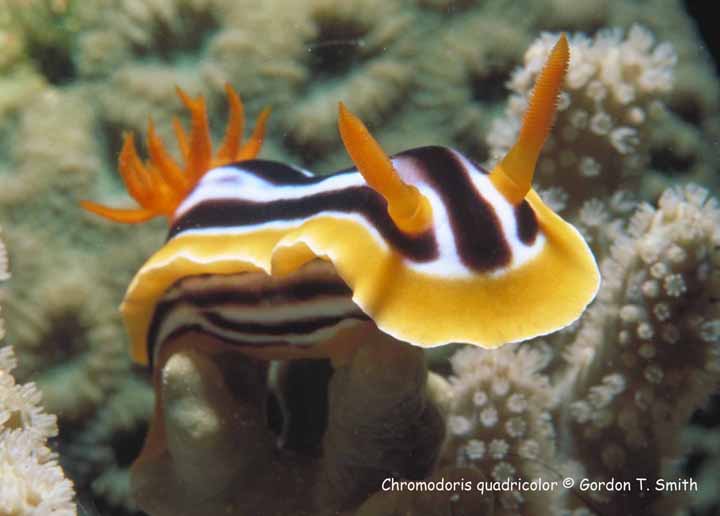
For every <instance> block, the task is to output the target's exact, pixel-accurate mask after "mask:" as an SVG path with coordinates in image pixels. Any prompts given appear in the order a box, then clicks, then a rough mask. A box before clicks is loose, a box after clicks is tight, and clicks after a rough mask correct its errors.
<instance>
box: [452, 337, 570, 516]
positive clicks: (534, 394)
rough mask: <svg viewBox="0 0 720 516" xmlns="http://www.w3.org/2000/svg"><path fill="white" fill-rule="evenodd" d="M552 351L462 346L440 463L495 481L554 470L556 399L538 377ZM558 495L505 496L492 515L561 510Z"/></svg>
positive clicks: (454, 359) (534, 476)
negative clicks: (471, 470)
mask: <svg viewBox="0 0 720 516" xmlns="http://www.w3.org/2000/svg"><path fill="white" fill-rule="evenodd" d="M549 354H550V351H549V349H547V348H545V347H543V346H541V345H535V346H533V347H520V348H517V347H516V346H505V347H503V348H501V349H499V350H494V351H486V350H481V349H472V348H465V349H462V350H460V351H458V352H457V353H456V354H455V355H454V356H453V357H452V359H451V361H452V364H453V370H454V373H455V375H456V376H453V377H451V378H450V382H451V386H452V393H451V399H452V403H451V406H450V409H449V411H448V414H447V433H448V439H447V442H446V443H445V446H444V449H443V456H444V460H443V463H447V464H454V465H456V466H459V467H473V468H476V469H478V470H479V471H482V472H484V474H485V475H486V476H487V477H489V479H492V480H495V481H503V480H506V479H508V478H510V479H523V480H528V481H531V480H537V479H541V478H543V477H545V478H548V477H550V476H552V475H553V473H554V472H552V471H548V468H547V466H546V465H547V464H553V463H556V462H557V457H556V453H555V435H554V433H555V428H554V424H553V422H552V420H551V418H550V409H551V407H552V403H553V398H552V392H551V389H550V382H549V380H548V378H547V377H546V376H545V375H543V374H542V373H541V371H542V369H543V368H544V367H545V366H546V365H547V361H548V355H549ZM561 495H562V493H561V492H560V491H542V490H537V491H519V490H509V491H502V492H501V493H499V494H498V495H497V500H496V502H495V503H496V507H497V510H498V511H499V512H497V514H528V515H534V514H540V513H542V512H543V511H547V510H549V509H550V510H557V509H558V508H559V505H558V503H559V501H558V497H559V496H561Z"/></svg>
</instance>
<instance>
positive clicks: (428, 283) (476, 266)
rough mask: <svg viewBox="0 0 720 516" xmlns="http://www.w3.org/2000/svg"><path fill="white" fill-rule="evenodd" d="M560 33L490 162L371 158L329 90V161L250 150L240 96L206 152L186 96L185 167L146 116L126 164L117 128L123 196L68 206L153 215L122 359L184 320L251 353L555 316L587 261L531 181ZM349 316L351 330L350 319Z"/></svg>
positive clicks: (120, 215)
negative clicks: (337, 166)
mask: <svg viewBox="0 0 720 516" xmlns="http://www.w3.org/2000/svg"><path fill="white" fill-rule="evenodd" d="M568 60H569V48H568V43H567V40H566V38H565V37H564V36H562V37H561V38H560V40H559V42H558V43H557V44H556V45H555V47H554V49H553V50H552V53H551V54H550V56H549V58H548V60H547V63H546V64H545V66H544V68H543V70H542V72H541V73H540V75H539V77H538V79H537V82H536V85H535V88H534V90H533V94H532V96H531V98H530V100H529V107H528V110H527V113H526V115H525V118H524V121H523V125H522V128H521V130H520V133H519V136H518V139H517V142H516V143H515V145H514V146H513V147H512V149H511V150H510V151H509V152H508V154H507V155H506V156H505V157H504V158H503V159H502V160H501V161H500V162H499V164H497V165H496V166H495V167H494V168H493V169H492V170H491V171H489V172H488V171H486V170H484V169H483V168H482V167H481V166H480V165H478V164H477V163H475V162H474V161H473V160H471V159H470V158H468V157H466V156H464V155H463V154H461V153H460V152H458V151H456V150H453V149H450V148H444V147H432V146H430V147H421V148H416V149H412V150H408V151H404V152H400V153H398V154H395V155H393V156H391V157H388V156H387V155H386V154H385V153H384V151H383V150H382V148H381V147H380V145H379V144H378V142H377V141H376V140H375V139H374V138H373V137H372V136H371V135H370V133H369V131H368V130H367V128H366V127H365V126H364V125H363V123H362V122H361V121H360V120H359V119H358V118H357V117H356V116H355V115H353V114H352V113H351V112H350V111H349V110H348V109H347V108H346V107H345V106H344V105H342V104H340V110H339V122H338V125H339V131H340V135H341V138H342V141H343V143H344V145H345V147H346V149H347V151H348V154H349V155H350V158H351V160H352V162H353V163H354V165H355V167H354V168H351V169H347V170H342V171H339V172H336V173H334V174H330V175H323V176H318V175H313V174H311V173H310V172H307V171H305V170H303V169H300V168H297V167H294V166H290V165H286V164H282V163H278V162H274V161H266V160H259V159H256V158H255V156H256V155H257V152H258V151H259V149H260V145H261V143H262V138H263V136H262V135H263V128H264V124H265V120H266V118H267V112H264V113H263V114H262V115H261V116H260V121H259V123H258V125H257V127H258V128H257V129H256V131H255V133H254V134H253V136H252V137H251V138H250V140H249V142H248V143H246V144H245V145H242V146H241V145H240V143H239V138H240V135H241V133H242V118H243V116H242V105H241V103H240V100H239V98H238V97H237V96H236V95H235V93H234V92H233V91H232V90H231V89H228V98H229V104H230V108H231V110H230V122H229V124H228V129H227V133H226V136H225V140H224V142H223V144H222V146H221V148H220V149H219V151H218V152H217V154H216V155H215V156H214V157H213V155H212V149H211V141H210V137H209V132H208V123H207V115H206V113H205V108H204V105H203V102H202V99H197V100H196V99H191V98H189V97H188V96H186V95H185V94H184V93H182V92H180V96H181V99H182V101H183V102H184V104H185V105H186V106H187V108H188V109H189V110H190V112H191V116H192V131H191V134H190V137H189V138H188V137H187V136H186V134H185V132H184V130H183V129H182V128H181V126H180V125H179V124H176V133H177V138H178V143H179V147H180V150H181V154H182V157H183V160H184V165H181V164H179V163H178V162H176V161H175V160H174V159H173V158H172V157H171V156H170V155H169V153H168V152H166V151H165V149H164V147H163V145H162V142H161V141H160V139H159V138H158V136H157V135H156V133H155V131H154V129H153V126H152V124H150V125H149V128H148V142H147V147H148V151H149V155H150V158H149V160H148V161H147V162H146V163H143V162H142V161H141V160H140V159H139V158H138V155H137V152H136V151H135V147H134V144H133V140H132V137H130V136H128V137H126V140H125V145H124V147H123V150H122V152H121V154H120V159H119V168H120V171H121V172H122V175H123V178H124V179H125V182H126V184H127V187H128V191H129V192H130V194H131V195H132V196H133V197H134V198H135V199H136V200H137V201H138V203H139V204H140V206H141V207H140V208H138V209H134V210H116V209H112V208H107V207H104V206H100V205H98V204H94V203H88V202H86V203H85V204H84V206H85V207H86V208H87V209H89V210H91V211H93V212H95V213H98V214H100V215H102V216H105V217H107V218H110V219H112V220H117V221H121V222H139V221H143V220H147V219H149V218H151V217H153V216H157V215H164V216H166V217H167V218H168V220H169V224H170V229H169V235H168V238H167V241H166V243H165V245H164V246H163V247H162V248H161V249H160V250H159V251H157V252H156V253H155V254H154V255H153V256H152V257H151V258H150V259H149V260H148V261H147V262H146V263H145V265H143V266H142V268H141V269H140V270H139V272H138V273H137V275H136V276H135V278H134V279H133V281H132V283H131V284H130V286H129V288H128V291H127V294H126V296H125V299H124V301H123V303H122V306H121V310H122V314H123V317H124V321H125V323H126V326H127V329H128V331H129V334H130V337H131V341H132V356H133V358H134V359H135V360H136V361H137V362H139V363H148V362H149V361H153V360H154V358H155V356H156V354H157V353H158V349H159V348H160V347H161V345H162V344H163V343H165V342H167V341H169V340H172V339H173V338H177V337H179V336H182V335H186V334H188V333H191V332H194V333H195V334H197V335H199V336H200V337H199V338H200V339H204V340H208V341H212V342H216V343H217V344H218V346H223V345H228V346H233V347H235V348H237V349H239V350H241V351H243V352H246V353H249V354H251V355H254V356H259V357H262V358H267V359H276V358H293V357H321V356H324V357H331V358H332V357H333V354H334V353H335V351H334V350H335V349H336V347H337V349H341V348H342V341H352V340H353V337H352V335H353V330H354V329H359V328H367V327H368V325H369V326H371V327H372V328H374V329H379V330H380V331H381V332H383V333H385V334H387V335H389V336H391V337H394V338H396V339H398V340H401V341H404V342H408V343H411V344H414V345H417V346H422V347H430V346H438V345H442V344H448V343H455V342H459V343H468V344H474V345H477V346H481V347H484V348H495V347H498V346H501V345H503V344H505V343H509V342H517V341H522V340H525V339H529V338H532V337H535V336H538V335H543V334H547V333H550V332H553V331H555V330H558V329H560V328H563V327H565V326H567V325H569V324H570V323H572V322H573V321H575V320H576V319H577V318H578V317H579V316H580V315H581V314H582V313H583V311H584V310H585V308H586V307H587V305H588V304H589V303H590V301H591V300H592V299H593V298H594V296H595V294H596V292H597V290H598V286H599V283H600V275H599V272H598V267H597V264H596V262H595V259H594V257H593V255H592V253H591V251H590V249H589V247H588V246H587V244H586V243H585V241H584V240H583V238H582V237H581V235H580V234H579V233H578V231H577V230H576V229H575V228H574V227H573V226H572V225H570V224H569V223H567V222H565V221H564V220H562V219H561V218H560V217H559V216H558V215H556V214H555V213H554V212H553V211H552V210H551V209H550V208H549V207H548V206H547V205H546V204H545V203H544V202H543V201H542V200H541V199H540V197H539V196H538V195H537V193H536V192H535V191H534V190H533V189H532V186H531V183H532V178H533V173H534V169H535V164H536V161H537V159H538V156H539V154H540V151H541V149H542V146H543V144H544V141H545V139H546V137H547V135H548V133H549V131H550V128H551V126H552V121H553V116H554V113H555V105H556V101H557V97H558V94H559V91H560V88H561V86H562V83H563V80H564V76H565V72H566V68H567V64H568ZM358 331H359V330H358Z"/></svg>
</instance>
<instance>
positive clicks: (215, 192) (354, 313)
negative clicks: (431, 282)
mask: <svg viewBox="0 0 720 516" xmlns="http://www.w3.org/2000/svg"><path fill="white" fill-rule="evenodd" d="M392 161H393V165H394V166H395V168H396V169H397V170H398V172H399V174H400V175H401V177H402V178H403V179H404V180H405V181H407V182H411V183H412V184H414V185H416V186H417V187H418V188H419V189H420V191H421V192H422V193H423V194H424V195H426V196H427V197H428V198H429V199H430V201H431V205H432V208H433V214H434V224H433V226H432V228H431V229H430V230H429V231H426V232H425V233H422V234H420V235H415V236H412V235H407V234H405V233H403V232H401V231H400V230H399V229H398V228H397V227H396V226H395V225H394V223H393V221H392V220H391V218H390V217H389V215H388V213H387V209H386V203H385V201H384V200H383V198H382V197H381V196H380V195H379V194H377V193H376V192H375V191H374V190H372V189H371V188H370V187H368V186H367V185H366V183H365V181H364V179H363V178H362V176H361V175H360V173H359V172H357V171H356V170H354V169H349V170H345V171H340V172H337V173H335V174H333V175H330V176H313V175H311V174H310V173H308V172H306V171H304V170H301V169H298V168H294V167H291V166H288V165H284V164H281V163H276V162H272V161H262V160H250V161H244V162H242V163H238V164H235V165H228V166H224V167H220V168H217V169H215V170H211V171H210V172H208V173H207V174H206V175H205V177H204V178H203V179H202V181H201V182H200V183H199V184H198V186H197V187H196V189H195V190H194V191H193V192H192V193H191V194H190V195H189V196H188V198H187V199H186V200H185V201H184V202H183V203H182V204H181V205H180V207H179V208H178V210H177V212H176V215H175V219H174V221H173V223H172V225H171V228H170V231H169V236H168V240H172V239H175V238H179V237H181V236H183V235H192V234H200V235H220V236H227V237H230V236H231V235H238V234H250V233H253V232H257V231H262V230H263V229H268V228H293V227H297V226H298V225H300V224H302V223H303V222H305V221H307V220H310V219H312V218H314V217H319V216H321V215H327V214H332V215H333V216H336V217H345V218H350V219H352V220H354V221H356V222H357V223H358V224H361V225H362V226H363V227H365V229H366V230H367V231H368V232H369V233H371V234H372V235H374V238H375V239H376V240H377V245H378V246H381V247H384V248H389V249H392V250H393V251H394V252H397V253H399V254H400V255H401V256H402V257H403V258H404V259H405V260H406V261H407V264H408V266H409V267H411V268H415V269H416V270H418V271H421V272H425V273H430V274H433V273H434V274H442V275H445V276H447V275H451V274H455V275H457V276H460V277H462V276H464V275H469V274H478V273H481V274H483V273H485V274H501V273H502V272H503V271H505V270H507V269H509V268H512V267H514V266H518V265H519V264H521V263H522V262H523V261H524V260H528V259H529V258H530V257H531V256H532V255H534V254H537V252H538V251H539V249H540V248H541V247H542V237H541V236H539V230H538V224H537V220H536V217H535V214H534V212H533V210H532V209H531V208H530V206H529V204H528V203H527V202H526V201H523V202H522V203H521V204H520V205H519V206H517V207H512V206H510V205H508V204H507V202H505V201H504V199H503V198H502V196H500V195H498V194H497V192H496V191H495V190H494V188H493V187H492V184H491V183H490V182H489V181H488V179H487V172H486V171H485V170H484V169H483V168H482V167H480V166H479V165H477V164H475V163H474V162H472V161H471V160H469V159H468V158H465V157H463V156H462V155H461V154H459V153H458V152H456V151H454V150H451V149H447V148H442V147H423V148H418V149H413V150H410V151H406V152H403V153H401V154H398V155H396V156H394V157H393V158H392ZM367 318H368V317H367V316H366V315H365V314H364V313H363V312H362V311H361V310H360V308H359V307H358V306H357V305H356V304H355V303H353V301H352V291H351V290H350V288H349V287H348V286H347V285H346V284H345V283H344V282H343V281H342V280H341V279H340V278H339V276H338V275H337V274H336V272H335V270H334V268H333V267H332V265H330V264H328V263H326V262H321V261H318V260H316V261H313V262H311V263H310V264H308V265H306V266H304V267H302V268H301V269H300V270H298V271H297V272H295V273H294V274H291V275H289V276H283V277H280V278H277V277H274V276H269V275H267V274H265V273H262V272H261V273H243V274H238V275H222V276H218V275H198V276H190V277H185V278H182V279H180V280H179V281H178V282H177V283H176V284H175V285H173V286H172V288H170V289H169V290H168V291H167V292H166V293H165V295H164V296H163V297H162V299H161V300H160V301H159V302H158V304H157V306H156V308H155V311H154V315H153V318H152V321H151V324H150V327H149V330H148V335H147V337H148V338H147V343H148V347H149V348H148V356H149V357H150V358H151V360H152V357H153V355H154V352H155V351H156V350H155V347H156V343H158V342H163V341H165V340H167V339H168V338H171V337H175V336H177V335H179V334H182V333H185V332H188V331H198V332H201V333H205V334H208V335H211V336H212V337H214V338H216V339H219V340H221V341H223V342H226V343H228V344H230V345H234V346H240V347H248V348H258V347H278V346H280V347H282V346H294V347H297V346H300V347H307V346H311V345H312V344H313V343H317V342H322V341H324V340H327V339H328V338H330V337H332V336H333V335H335V333H336V332H337V330H339V329H342V328H347V327H350V326H352V325H353V324H356V323H357V322H358V321H361V320H364V319H367Z"/></svg>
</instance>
